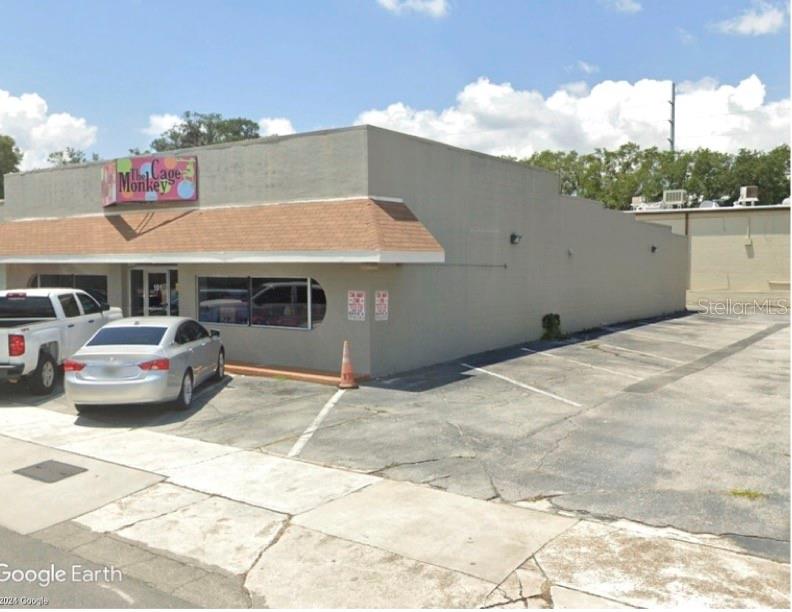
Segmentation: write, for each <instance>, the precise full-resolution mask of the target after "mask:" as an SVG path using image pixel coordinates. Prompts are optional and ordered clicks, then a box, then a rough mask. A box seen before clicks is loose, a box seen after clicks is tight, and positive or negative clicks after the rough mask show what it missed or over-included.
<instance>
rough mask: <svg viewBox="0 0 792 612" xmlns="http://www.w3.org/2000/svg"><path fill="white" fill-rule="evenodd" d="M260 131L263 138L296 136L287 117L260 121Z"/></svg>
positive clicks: (268, 118)
mask: <svg viewBox="0 0 792 612" xmlns="http://www.w3.org/2000/svg"><path fill="white" fill-rule="evenodd" d="M258 124H259V130H260V132H261V135H262V136H286V135H287V134H294V126H293V125H292V122H291V121H289V120H288V119H286V118H285V117H262V118H261V119H259V122H258Z"/></svg>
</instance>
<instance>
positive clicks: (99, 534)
mask: <svg viewBox="0 0 792 612" xmlns="http://www.w3.org/2000/svg"><path fill="white" fill-rule="evenodd" d="M82 422H83V423H84V422H85V420H84V419H83V420H82ZM0 431H2V432H3V435H2V436H0V457H2V458H3V461H2V462H0V464H2V465H3V469H2V474H0V493H3V494H5V495H6V496H8V494H9V493H10V492H11V491H15V490H17V489H18V488H19V487H20V486H25V487H27V488H28V489H29V490H31V493H30V494H29V496H28V497H25V498H23V499H22V500H21V502H20V503H21V504H22V505H21V506H17V507H16V508H15V509H13V510H9V507H8V506H6V507H2V506H0V525H3V526H9V527H11V528H13V529H14V530H16V531H20V532H31V531H33V532H34V534H33V535H34V536H36V537H39V538H40V539H42V540H45V541H47V542H49V543H51V544H53V545H55V546H57V547H59V548H62V549H66V550H69V551H72V552H73V553H74V554H76V555H79V556H82V557H84V558H86V559H89V560H92V561H95V562H103V563H113V564H114V565H115V566H116V567H119V568H121V570H122V571H123V572H125V573H126V574H128V575H130V576H133V577H135V578H137V579H139V580H142V581H144V582H146V583H148V584H151V585H152V586H154V587H156V588H158V589H160V590H162V591H165V592H168V593H172V594H173V595H175V596H176V597H179V598H181V599H184V600H186V601H189V602H192V603H194V604H196V605H201V606H219V607H249V606H253V607H263V606H269V607H343V608H349V607H361V608H362V607H377V608H382V607H389V608H404V607H452V608H456V607H551V606H552V607H634V606H639V607H644V606H647V607H648V606H665V607H669V606H680V605H690V604H692V603H696V604H698V605H701V606H708V607H788V605H789V595H788V593H789V565H788V564H783V563H778V562H775V561H771V560H767V559H763V558H759V557H754V556H751V555H747V554H744V553H743V552H741V551H738V550H737V549H736V547H735V545H734V544H733V543H732V542H730V541H729V540H728V539H726V538H721V537H718V536H715V535H711V536H707V535H692V534H688V533H685V532H680V531H675V530H670V529H666V530H663V529H656V528H649V527H646V526H643V525H640V524H637V523H630V522H626V521H619V522H615V523H606V522H599V521H595V520H588V519H584V520H581V519H580V518H579V517H578V516H575V515H572V514H568V515H564V514H563V513H560V512H559V511H558V510H556V509H552V508H551V506H550V505H549V504H548V505H544V504H542V503H541V502H537V503H519V504H507V503H503V502H488V501H483V500H479V499H473V498H470V497H465V496H461V495H456V494H453V493H448V492H444V491H439V490H436V489H432V488H430V487H427V486H422V485H417V484H412V483H407V482H394V481H390V480H385V479H382V478H379V477H376V476H372V475H368V474H363V473H359V472H354V471H350V470H341V469H335V468H329V467H324V466H320V465H315V464H311V463H306V462H302V461H296V460H292V459H287V458H282V457H275V456H272V455H268V454H265V453H262V452H258V451H246V450H241V449H239V448H236V447H232V446H224V445H222V444H214V443H208V442H203V441H200V440H192V439H188V438H183V437H179V436H174V435H170V434H163V433H153V432H149V431H141V430H129V429H122V430H119V429H112V428H107V427H90V426H78V425H76V424H75V419H74V418H73V417H71V416H68V415H64V414H59V413H54V412H50V411H47V410H43V409H39V408H3V409H0ZM48 455H52V458H56V459H58V460H59V461H62V462H65V463H70V464H75V465H80V466H83V467H86V469H88V472H86V474H89V475H91V477H92V480H91V492H92V495H93V496H94V497H93V498H91V500H90V501H88V502H86V503H85V504H83V505H82V506H79V507H78V506H76V505H75V506H73V507H72V506H69V507H65V506H64V507H62V508H58V506H59V499H60V498H62V497H63V496H66V497H69V496H74V497H79V494H80V492H81V491H84V489H85V487H86V484H85V482H80V481H79V480H78V478H79V476H74V477H72V478H67V479H65V480H62V481H61V482H60V483H57V484H58V485H59V487H60V488H59V492H58V497H54V496H51V497H49V498H48V497H47V494H48V492H49V491H53V489H51V488H48V487H52V486H53V485H47V484H44V483H38V482H33V483H31V481H28V480H25V477H23V476H20V475H18V474H14V473H13V470H14V469H17V468H19V467H25V465H23V464H29V463H33V461H31V460H30V459H31V458H35V459H36V461H39V460H41V459H42V458H43V457H46V456H48ZM6 459H8V460H6ZM117 470H126V471H127V472H128V474H127V472H124V475H123V476H121V477H120V476H119V475H118V474H117V473H116V471H117ZM119 478H121V480H123V481H125V482H127V483H129V484H128V489H127V490H116V489H113V487H117V486H118V484H117V483H118V480H119ZM105 493H106V495H105ZM34 500H35V501H34ZM34 503H35V504H38V507H37V508H36V507H33V504H34ZM25 504H28V505H30V507H26V506H25ZM42 508H43V509H45V510H46V511H48V512H49V511H50V510H52V511H51V512H49V514H51V516H50V517H49V522H47V520H46V516H47V512H42ZM56 509H57V511H55V510H56ZM26 516H29V517H30V521H31V522H30V524H26V522H25V521H26V518H25V517H26ZM33 518H35V521H33Z"/></svg>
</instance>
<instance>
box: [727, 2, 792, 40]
mask: <svg viewBox="0 0 792 612" xmlns="http://www.w3.org/2000/svg"><path fill="white" fill-rule="evenodd" d="M785 22H786V8H785V7H782V6H780V5H775V4H771V3H769V2H764V1H763V0H758V1H754V2H753V8H751V9H748V10H746V11H744V12H743V13H742V15H739V16H737V17H734V18H732V19H726V20H725V21H720V22H718V23H716V24H715V27H716V28H717V29H718V30H720V31H721V32H723V33H724V34H737V35H739V36H762V35H763V34H773V33H775V32H778V31H779V30H780V29H781V28H782V27H784V23H785Z"/></svg>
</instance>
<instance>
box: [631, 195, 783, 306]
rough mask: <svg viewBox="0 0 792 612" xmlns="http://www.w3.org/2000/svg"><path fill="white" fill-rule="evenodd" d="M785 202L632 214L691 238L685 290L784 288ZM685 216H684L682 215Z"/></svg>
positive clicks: (742, 290)
mask: <svg viewBox="0 0 792 612" xmlns="http://www.w3.org/2000/svg"><path fill="white" fill-rule="evenodd" d="M789 213H790V209H789V207H788V206H783V207H782V206H778V207H771V208H723V209H702V210H698V209H692V210H687V211H669V212H662V213H654V212H653V213H635V218H636V219H638V220H639V221H641V222H646V223H650V224H652V225H662V226H665V227H669V228H670V229H671V230H672V231H673V232H674V233H675V234H679V235H683V236H684V235H687V237H688V239H689V241H690V272H689V277H690V284H689V289H690V290H691V291H697V292H718V293H722V292H726V293H729V292H734V293H740V292H768V291H789V273H790V269H789V247H790V243H789V228H790V225H789V222H790V218H789V217H790V215H789ZM686 217H687V219H686Z"/></svg>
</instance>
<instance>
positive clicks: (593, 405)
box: [0, 314, 789, 608]
mask: <svg viewBox="0 0 792 612" xmlns="http://www.w3.org/2000/svg"><path fill="white" fill-rule="evenodd" d="M788 347H789V328H788V326H787V322H786V320H785V318H784V317H780V316H771V315H759V316H753V317H743V318H737V317H733V318H725V317H720V318H716V317H708V316H705V315H703V314H687V315H686V316H681V317H673V318H665V319H657V320H652V321H644V322H633V323H627V324H623V325H616V326H608V328H606V329H597V330H591V331H589V332H587V333H585V334H578V335H576V336H575V337H573V338H570V339H567V340H565V341H563V342H556V343H543V342H534V343H530V344H525V345H522V346H517V347H512V348H510V349H506V350H499V351H494V352H491V353H486V354H481V355H475V356H469V357H466V358H464V359H463V360H460V361H459V362H451V363H446V364H441V365H438V366H435V367H432V368H425V369H422V370H420V371H416V372H410V373H406V374H404V375H400V376H394V377H390V378H387V379H382V380H374V381H370V383H368V384H366V385H364V386H362V387H361V388H360V389H359V390H357V391H352V392H347V393H345V394H344V395H343V396H342V397H341V399H340V400H339V401H338V402H337V404H336V405H335V406H334V407H333V409H332V410H331V411H330V412H329V413H328V414H327V416H326V418H325V419H324V421H323V422H322V423H321V425H320V426H319V427H318V429H317V430H316V431H315V432H314V433H313V435H312V437H311V438H310V440H309V441H308V443H307V444H306V445H305V447H304V448H303V449H302V450H301V451H300V453H299V457H297V459H298V460H299V461H293V460H290V459H286V456H287V455H288V453H289V451H290V450H291V449H292V447H293V446H294V443H295V442H296V440H297V439H298V438H299V437H300V436H301V435H302V434H303V432H304V431H305V429H306V427H308V426H309V424H310V423H311V422H312V421H313V419H314V418H315V417H316V415H317V413H318V412H319V410H320V409H322V407H323V406H324V405H325V403H326V402H327V401H328V399H329V398H330V397H331V396H332V395H333V393H334V390H333V389H330V388H327V387H321V386H314V385H308V384H303V383H297V382H292V381H288V380H270V379H252V378H247V377H239V376H238V377H234V378H230V377H228V378H226V379H225V380H224V381H222V382H221V383H218V384H215V385H210V386H207V387H204V388H201V389H198V390H197V395H196V400H197V401H196V405H195V407H194V408H193V409H192V410H191V411H189V412H187V413H173V412H169V411H167V410H165V409H162V408H158V407H117V408H108V409H100V410H96V411H94V412H93V413H91V414H88V415H81V416H79V417H77V416H76V415H75V414H74V411H73V409H72V408H71V406H69V405H68V403H67V402H66V401H65V398H63V396H56V397H54V398H48V399H45V400H41V399H38V398H33V397H31V396H29V395H27V394H26V392H25V391H24V389H23V388H20V387H12V386H10V385H5V386H4V387H2V388H0V423H1V424H2V430H1V431H0V434H2V436H0V442H3V440H6V441H7V442H6V443H7V444H10V445H12V446H13V444H15V443H14V442H13V440H17V441H19V440H24V441H26V442H27V443H28V444H31V445H32V446H34V448H31V449H26V448H18V449H17V450H16V451H14V452H15V453H16V454H17V455H25V454H26V453H32V454H34V455H35V456H38V455H40V454H41V452H42V451H41V449H42V448H44V449H46V448H52V449H57V451H53V452H57V453H61V454H62V456H63V457H67V458H69V457H71V460H73V461H74V462H78V461H79V460H83V459H84V461H94V462H100V463H96V465H97V466H98V465H102V466H105V465H106V466H111V467H106V468H103V469H105V470H106V471H108V473H110V471H111V468H112V469H119V470H121V469H124V470H128V472H126V473H128V474H129V475H128V476H126V477H125V478H126V482H127V483H128V485H129V486H128V487H127V489H128V490H115V489H114V490H113V491H112V492H110V493H108V495H107V496H106V497H107V499H105V498H101V499H99V498H97V501H96V503H95V504H93V506H92V507H91V508H86V509H85V510H82V511H80V508H81V507H80V506H79V504H78V503H77V502H78V501H79V500H77V501H75V502H74V503H75V504H77V505H75V506H74V511H73V512H72V514H68V515H67V514H66V513H65V510H64V515H63V517H62V518H61V517H59V516H55V517H52V524H51V526H49V527H45V528H43V529H38V530H34V531H33V532H32V533H33V535H34V537H37V538H40V539H42V540H43V541H45V542H48V543H50V544H52V545H54V546H58V547H60V548H62V549H63V550H65V551H69V552H70V553H74V554H78V555H83V556H84V557H85V558H86V559H89V560H91V561H94V562H101V563H114V564H116V565H117V566H119V567H122V568H124V570H125V571H127V570H128V571H129V575H130V576H132V577H134V578H135V579H139V580H142V581H143V582H144V583H146V584H151V585H154V586H156V587H157V588H160V589H161V590H162V592H163V593H168V594H170V595H172V596H174V597H177V598H179V599H180V600H184V601H188V602H191V603H193V604H195V605H210V606H211V605H217V606H220V607H250V606H253V607H264V606H270V607H317V606H318V607H355V606H357V607H381V606H383V605H385V606H389V607H413V606H415V607H431V606H435V607H487V608H490V607H630V606H639V607H641V606H653V605H663V606H674V605H680V604H681V603H684V602H685V601H694V600H695V601H703V602H706V603H707V604H708V605H717V606H725V607H729V606H746V607H754V606H773V605H782V606H783V605H788V594H787V591H788V584H789V566H788V561H789V411H788V405H789V378H788V358H789V348H788ZM462 362H464V363H467V364H471V365H472V366H474V367H476V368H483V370H475V369H471V368H469V367H466V366H463V365H461V364H462ZM542 392H545V394H542ZM553 396H557V397H553ZM558 398H562V399H564V400H568V401H566V402H565V401H560V400H559V399H558ZM4 407H5V408H7V409H4ZM3 436H5V437H6V438H4V437H3ZM16 444H19V442H16ZM0 452H4V448H3V444H2V443H0ZM69 453H72V454H69ZM59 456H60V455H59ZM80 458H83V459H80ZM31 462H32V461H31ZM103 462H112V463H107V464H106V463H103ZM112 466H117V467H112ZM95 469H97V470H98V467H97V468H95ZM98 471H99V472H101V470H98ZM76 478H77V477H75V479H76ZM64 482H68V481H64ZM138 482H139V485H138V486H133V485H135V483H138ZM1 487H2V475H0V488H1ZM399 487H403V488H399ZM101 491H102V487H98V488H97V495H99V496H100V497H101V495H100V493H101ZM372 492H376V494H375V493H372ZM426 495H429V497H425V496H426ZM387 500H390V501H387ZM386 502H387V503H386ZM468 504H473V505H470V506H468ZM477 504H481V505H477ZM66 505H67V506H68V504H66ZM412 505H414V506H415V507H414V509H411V508H412ZM512 511H516V512H520V513H528V514H525V515H516V516H515V518H516V517H517V516H524V518H525V521H527V524H529V527H526V528H525V529H526V530H517V531H514V532H509V533H511V535H510V537H509V538H503V539H498V538H497V537H496V536H495V535H494V534H495V533H498V532H501V531H502V530H503V529H504V528H505V527H495V525H507V524H508V525H513V524H514V523H517V524H519V525H522V524H523V523H524V522H525V521H523V520H517V521H515V520H514V518H511V519H510V518H508V516H510V515H509V514H508V512H512ZM503 512H506V514H502V513H503ZM55 514H57V513H55ZM471 514H472V515H474V516H477V517H479V520H480V521H483V524H489V525H491V527H490V528H489V530H485V531H478V530H477V526H476V524H475V523H471V522H468V521H467V519H466V518H465V517H466V516H469V515H471ZM421 516H423V519H420V518H418V517H421ZM378 517H379V518H378ZM59 518H60V519H61V520H57V519H59ZM3 520H4V516H3V515H2V512H0V525H4V524H5V523H4V522H3ZM15 520H22V519H20V518H16V519H15ZM488 521H489V522H488ZM553 521H560V522H559V523H554V522H553ZM446 524H447V525H449V526H450V527H449V528H448V529H446ZM12 528H13V527H12ZM456 538H462V540H461V541H460V542H456ZM433 540H437V542H434V543H433V542H432V541H433ZM466 541H469V543H468V544H465V542H466ZM514 543H517V546H516V548H515V547H514ZM435 545H438V548H437V549H435V548H434V546H435ZM471 546H472V548H470V547H471ZM455 547H458V548H455ZM448 550H452V551H453V550H456V551H457V552H456V553H453V554H448V553H447V552H446V551H448ZM488 550H492V551H495V553H496V554H495V558H492V557H490V556H489V555H488V554H485V551H488ZM477 555H481V556H479V557H477ZM584 558H585V559H587V561H586V562H584V563H582V562H581V560H582V559H584ZM504 559H505V560H506V561H505V562H503V560H504ZM592 559H594V560H596V563H593V562H592ZM627 559H632V560H631V561H629V562H627ZM328 560H329V561H328ZM669 560H670V561H669ZM328 563H329V565H328ZM471 563H472V565H469V564H471ZM669 563H670V564H671V565H669ZM592 565H593V566H594V567H592ZM658 576H661V577H662V576H665V578H658ZM615 577H618V580H617V579H616V578H615ZM702 577H704V578H702ZM671 580H673V581H674V584H675V585H676V586H675V587H674V588H675V589H676V590H675V591H674V592H669V586H668V585H669V581H671ZM361 583H362V584H363V585H365V588H363V589H360V588H356V587H360V586H361ZM760 583H761V585H762V587H761V588H759V584H760ZM405 585H409V586H405ZM784 585H786V586H784ZM757 590H763V591H764V592H763V593H761V594H760V593H757Z"/></svg>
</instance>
